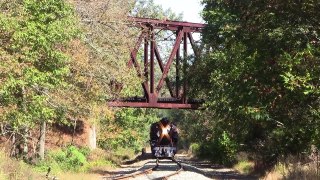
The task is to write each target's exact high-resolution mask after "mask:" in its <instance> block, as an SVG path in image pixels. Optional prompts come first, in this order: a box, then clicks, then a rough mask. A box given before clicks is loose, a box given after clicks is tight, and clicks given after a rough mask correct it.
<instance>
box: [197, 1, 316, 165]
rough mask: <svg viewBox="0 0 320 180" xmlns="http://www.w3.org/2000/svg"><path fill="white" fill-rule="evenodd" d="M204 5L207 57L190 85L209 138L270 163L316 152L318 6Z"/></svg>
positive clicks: (267, 3) (271, 3)
mask: <svg viewBox="0 0 320 180" xmlns="http://www.w3.org/2000/svg"><path fill="white" fill-rule="evenodd" d="M203 3H204V5H205V8H204V12H203V17H204V20H205V21H206V22H207V23H208V26H207V28H206V29H205V31H204V33H203V36H204V41H205V42H206V45H207V46H209V47H210V51H209V53H208V55H207V57H206V58H205V59H203V61H202V62H201V63H199V66H198V69H197V72H199V74H198V75H197V76H195V79H194V82H198V87H199V88H198V90H200V93H203V94H207V107H208V110H209V111H211V112H212V116H213V117H214V118H213V121H216V122H218V124H217V123H212V124H214V128H215V131H217V132H221V130H225V131H227V132H229V133H230V134H231V137H232V138H234V139H235V140H237V142H238V143H242V144H245V145H246V146H245V147H244V148H245V149H246V150H249V151H253V152H255V153H258V154H260V155H263V157H264V158H265V159H264V160H267V161H269V162H270V161H272V162H274V160H275V159H277V157H279V156H281V155H287V154H292V153H293V154H295V153H300V152H302V151H307V150H308V148H309V147H310V144H313V143H317V146H319V144H318V143H319V141H318V140H317V139H316V138H314V137H316V136H317V134H318V132H319V127H320V126H319V125H320V121H319V120H320V119H319V97H320V96H319V92H320V91H319V83H320V81H319V75H320V68H319V67H320V66H319V65H320V61H319V41H320V40H319V33H320V26H319V24H318V23H317V19H319V17H320V14H319V11H318V10H317V8H319V4H318V3H316V1H304V2H302V1H299V2H296V1H281V2H280V1H235V0H231V1H227V0H219V1H212V0H204V1H203ZM219 129H220V130H219ZM252 147H255V148H252Z"/></svg>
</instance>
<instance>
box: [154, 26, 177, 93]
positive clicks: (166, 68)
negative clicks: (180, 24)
mask: <svg viewBox="0 0 320 180" xmlns="http://www.w3.org/2000/svg"><path fill="white" fill-rule="evenodd" d="M182 37H183V29H181V30H180V31H179V33H178V36H177V39H176V42H175V43H174V46H173V50H172V51H171V54H170V56H169V59H168V62H167V64H166V66H165V68H164V72H163V73H162V76H161V79H160V81H159V83H158V86H157V93H159V91H160V90H161V88H162V86H163V81H164V79H165V78H166V77H167V76H168V72H169V68H170V66H171V64H172V62H173V57H174V56H175V54H176V52H177V50H178V48H179V46H180V43H181V40H182Z"/></svg>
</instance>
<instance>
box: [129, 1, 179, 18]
mask: <svg viewBox="0 0 320 180" xmlns="http://www.w3.org/2000/svg"><path fill="white" fill-rule="evenodd" d="M131 14H132V15H133V16H137V17H144V18H154V19H168V20H181V19H182V17H183V14H176V13H174V12H173V11H172V9H170V8H169V9H163V7H162V6H161V5H158V4H155V3H154V0H138V1H136V3H135V6H134V8H133V9H132V11H131Z"/></svg>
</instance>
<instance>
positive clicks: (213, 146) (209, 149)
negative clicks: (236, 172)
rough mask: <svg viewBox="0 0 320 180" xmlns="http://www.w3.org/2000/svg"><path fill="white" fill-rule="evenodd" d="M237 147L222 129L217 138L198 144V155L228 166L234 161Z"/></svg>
mask: <svg viewBox="0 0 320 180" xmlns="http://www.w3.org/2000/svg"><path fill="white" fill-rule="evenodd" d="M237 149H238V145H237V144H236V143H235V142H234V141H233V140H231V138H230V137H229V135H228V133H227V132H226V131H224V132H223V133H222V134H221V136H220V137H219V138H215V139H213V140H212V141H209V142H205V143H202V144H201V145H200V148H199V157H201V158H209V159H210V160H212V161H213V162H216V163H221V164H224V165H227V166H230V165H232V164H233V163H235V162H236V153H237Z"/></svg>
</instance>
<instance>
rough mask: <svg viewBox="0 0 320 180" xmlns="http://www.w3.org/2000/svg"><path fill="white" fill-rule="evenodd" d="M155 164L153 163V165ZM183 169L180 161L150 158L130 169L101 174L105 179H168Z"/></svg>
mask: <svg viewBox="0 0 320 180" xmlns="http://www.w3.org/2000/svg"><path fill="white" fill-rule="evenodd" d="M154 164H155V165H154ZM182 170H183V167H182V165H181V163H180V162H178V161H176V160H175V159H165V160H158V159H157V160H152V161H148V162H146V163H145V164H143V165H142V166H140V167H139V168H136V169H135V170H130V171H125V172H124V171H120V172H119V173H117V174H114V175H111V176H103V177H102V179H105V180H107V179H108V180H109V179H110V180H123V179H134V178H139V179H157V180H160V179H168V178H169V177H172V176H174V175H177V174H179V173H180V172H181V171H182Z"/></svg>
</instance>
